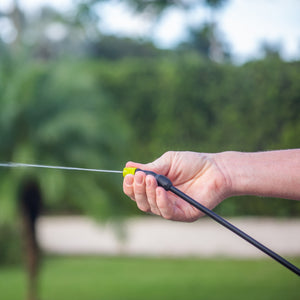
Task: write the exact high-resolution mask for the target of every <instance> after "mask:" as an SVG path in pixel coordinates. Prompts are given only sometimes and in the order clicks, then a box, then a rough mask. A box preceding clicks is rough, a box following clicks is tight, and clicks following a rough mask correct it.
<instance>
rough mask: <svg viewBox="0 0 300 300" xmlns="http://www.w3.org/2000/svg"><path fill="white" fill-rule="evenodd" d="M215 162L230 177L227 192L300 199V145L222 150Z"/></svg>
mask: <svg viewBox="0 0 300 300" xmlns="http://www.w3.org/2000/svg"><path fill="white" fill-rule="evenodd" d="M215 159H216V162H217V164H219V165H220V168H221V169H222V170H223V172H224V174H225V176H226V177H227V178H228V180H227V182H228V190H229V191H228V194H230V195H232V196H234V195H259V196H267V197H279V198H287V199H295V200H300V149H294V150H279V151H267V152H256V153H243V152H223V153H218V154H216V157H215Z"/></svg>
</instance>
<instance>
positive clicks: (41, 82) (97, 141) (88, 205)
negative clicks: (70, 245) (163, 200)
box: [0, 60, 129, 300]
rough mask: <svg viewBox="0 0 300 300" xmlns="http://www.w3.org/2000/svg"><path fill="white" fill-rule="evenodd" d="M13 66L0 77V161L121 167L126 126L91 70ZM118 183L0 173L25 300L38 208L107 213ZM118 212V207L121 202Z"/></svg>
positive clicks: (35, 258) (32, 282) (33, 274)
mask: <svg viewBox="0 0 300 300" xmlns="http://www.w3.org/2000/svg"><path fill="white" fill-rule="evenodd" d="M12 61H13V60H12ZM15 63H16V62H15ZM15 63H14V64H11V65H10V66H7V67H6V70H8V69H10V72H6V73H4V74H3V73H2V72H1V76H0V77H1V79H2V81H1V89H0V103H1V111H0V128H1V130H0V140H1V145H0V155H1V160H2V161H15V162H27V163H44V164H49V165H58V164H61V165H67V166H79V167H88V168H109V169H110V168H120V165H122V163H123V162H124V160H123V155H126V150H124V149H126V148H125V147H123V146H122V145H123V143H125V141H127V137H128V134H129V131H128V127H127V125H126V123H125V121H124V120H123V119H122V118H121V117H120V115H118V112H117V111H114V109H113V107H111V104H110V103H111V102H110V101H109V98H108V97H107V96H106V95H105V94H104V93H103V92H102V90H101V88H100V87H99V86H98V85H97V86H96V85H95V82H94V80H93V77H92V76H91V75H90V73H91V72H90V70H88V68H86V67H85V66H84V65H78V64H73V63H65V64H63V63H51V64H50V63H47V64H46V63H42V62H33V61H30V60H29V61H28V63H23V64H15ZM2 65H4V63H3V62H1V66H2ZM1 70H3V69H2V68H1ZM120 180H121V178H117V177H112V176H109V175H106V176H101V175H100V174H97V175H96V174H84V175H83V174H80V173H70V172H62V171H54V170H44V169H43V170H40V169H38V170H37V169H18V170H13V169H12V170H10V169H7V170H3V169H2V170H1V180H0V199H1V210H0V214H1V223H2V224H3V223H6V224H7V223H10V222H13V220H15V219H16V218H17V215H18V214H17V212H18V211H20V216H21V220H22V225H23V237H24V238H23V240H24V246H25V250H26V261H27V271H28V274H29V285H28V287H29V289H28V299H30V300H32V299H36V298H37V276H38V269H39V249H38V245H37V239H36V232H35V230H36V229H35V225H36V220H37V218H38V217H39V215H40V212H41V209H42V207H44V209H46V210H53V209H57V208H59V209H60V210H61V209H65V210H66V209H67V210H70V209H73V210H76V211H78V212H81V213H88V214H89V215H94V216H98V217H99V216H102V217H108V216H112V215H113V213H114V212H115V213H116V211H117V208H116V209H115V207H114V204H115V203H116V200H117V199H119V198H120V194H121V189H120ZM118 207H122V203H121V202H120V201H118ZM119 212H120V211H119Z"/></svg>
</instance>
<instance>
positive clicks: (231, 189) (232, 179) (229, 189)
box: [215, 151, 249, 197]
mask: <svg viewBox="0 0 300 300" xmlns="http://www.w3.org/2000/svg"><path fill="white" fill-rule="evenodd" d="M246 155H247V153H243V152H235V151H228V152H220V153H217V154H215V161H216V163H217V165H218V167H219V169H220V171H221V172H222V174H223V176H224V178H225V181H224V193H225V196H226V197H231V196H237V195H244V194H247V191H246V189H247V188H246V187H247V186H249V183H248V182H247V181H248V178H249V177H248V176H247V175H249V174H247V171H246V170H248V171H249V169H248V168H247V167H246V169H245V166H244V165H243V164H244V163H245V156H246Z"/></svg>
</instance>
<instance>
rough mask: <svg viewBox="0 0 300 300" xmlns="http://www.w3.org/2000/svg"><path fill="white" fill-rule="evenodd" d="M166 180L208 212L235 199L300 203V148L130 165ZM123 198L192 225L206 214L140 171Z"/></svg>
mask: <svg viewBox="0 0 300 300" xmlns="http://www.w3.org/2000/svg"><path fill="white" fill-rule="evenodd" d="M126 167H136V168H140V169H144V170H150V171H154V172H156V173H158V174H162V175H165V176H167V177H168V178H169V179H170V180H171V181H172V183H173V185H174V186H176V187H177V188H178V189H180V190H182V191H183V192H184V193H186V194H188V195H189V196H191V197H192V198H194V199H195V200H196V201H198V202H200V203H201V204H203V205H204V206H206V207H208V208H209V209H213V208H214V207H215V206H216V205H218V204H219V203H220V202H222V201H223V200H224V199H226V198H228V197H231V196H236V195H258V196H266V197H268V196H272V197H280V198H286V199H295V200H300V149H294V150H280V151H267V152H256V153H243V152H222V153H197V152H173V151H170V152H166V153H165V154H163V155H162V156H161V157H159V158H158V159H157V160H155V161H154V162H152V163H149V164H139V163H135V162H128V163H127V164H126ZM123 190H124V193H125V194H127V195H128V196H129V197H130V198H131V199H132V200H134V201H136V203H137V206H138V208H139V209H140V210H142V211H144V212H150V213H153V214H156V215H159V216H162V217H163V218H165V219H170V220H175V221H183V222H192V221H195V220H197V219H198V218H200V217H201V216H202V215H203V214H202V213H201V212H200V211H199V210H198V209H196V208H194V207H192V206H191V205H189V204H188V203H187V202H185V201H184V200H182V199H180V198H178V197H177V196H175V195H173V194H172V193H171V192H166V191H165V190H164V189H163V188H162V187H158V186H157V183H156V180H155V178H154V177H153V176H151V175H147V176H146V175H145V173H143V172H136V174H135V175H131V174H129V175H127V176H126V177H125V178H124V182H123Z"/></svg>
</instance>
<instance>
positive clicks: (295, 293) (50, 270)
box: [0, 257, 300, 300]
mask: <svg viewBox="0 0 300 300" xmlns="http://www.w3.org/2000/svg"><path fill="white" fill-rule="evenodd" d="M292 261H293V262H294V263H295V264H296V265H298V266H299V265H300V258H298V259H294V260H292ZM25 284H26V280H25V275H24V272H23V270H22V269H20V268H16V267H2V268H1V269H0V295H1V296H0V297H1V299H5V300H18V299H20V300H23V299H24V298H25V288H26V287H25ZM40 294H41V299H40V300H53V299H55V300H77V299H84V300H96V299H104V300H117V299H118V300H126V299H128V300H129V299H130V300H135V299H136V300H141V299H143V300H147V299H153V300H154V299H162V300H168V299H170V300H171V299H172V300H176V299H180V300H183V299H185V300H186V299H205V300H208V299H222V300H224V299H230V300H234V299H238V300H240V299H243V300H247V299H249V300H250V299H251V300H253V299H255V300H259V299H262V300H268V299H270V300H276V299H280V300H282V299H285V300H289V299H294V300H298V299H300V298H299V295H300V278H299V277H297V275H295V274H293V273H292V272H290V271H288V270H286V269H285V268H284V267H282V266H281V265H279V264H278V263H276V262H275V261H273V260H271V259H264V260H249V261H246V260H229V259H192V258H190V259H166V258H160V259H155V258H124V257H52V258H46V259H45V260H44V263H43V269H42V273H41V280H40Z"/></svg>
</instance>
